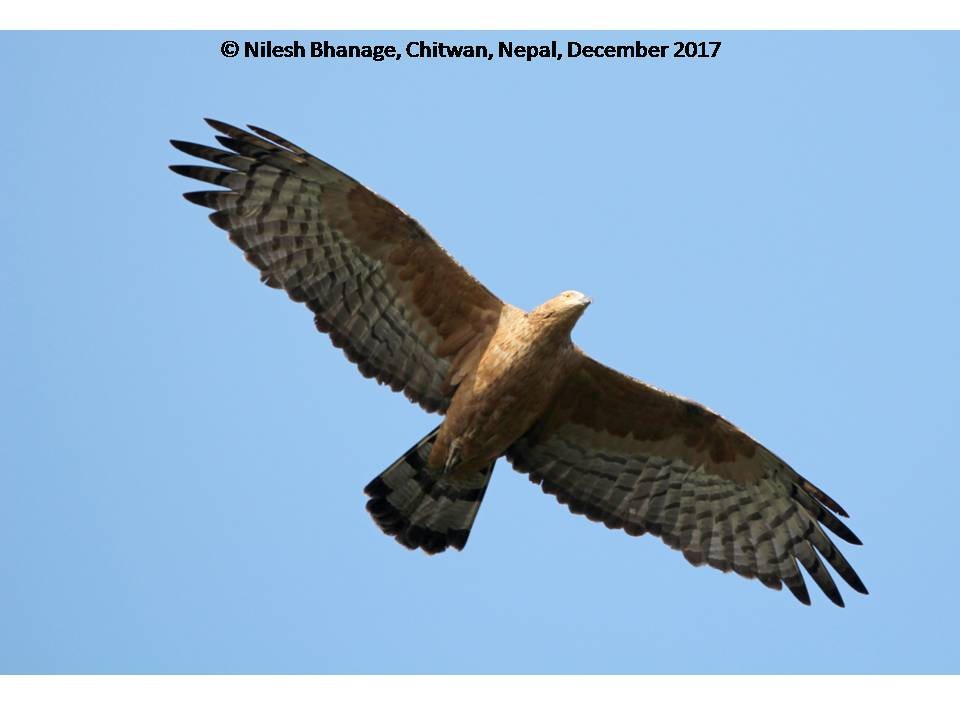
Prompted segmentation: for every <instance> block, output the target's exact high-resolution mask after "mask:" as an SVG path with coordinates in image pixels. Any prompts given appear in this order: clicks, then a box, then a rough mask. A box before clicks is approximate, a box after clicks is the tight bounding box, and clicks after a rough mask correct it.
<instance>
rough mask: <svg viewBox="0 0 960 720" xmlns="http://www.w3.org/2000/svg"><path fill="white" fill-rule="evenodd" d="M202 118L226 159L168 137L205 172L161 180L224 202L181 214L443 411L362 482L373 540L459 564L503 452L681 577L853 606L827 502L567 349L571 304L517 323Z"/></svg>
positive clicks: (368, 364) (696, 418) (274, 152)
mask: <svg viewBox="0 0 960 720" xmlns="http://www.w3.org/2000/svg"><path fill="white" fill-rule="evenodd" d="M207 122H208V123H209V124H210V125H211V126H212V127H213V128H214V129H215V130H216V131H217V132H218V133H220V135H218V136H217V140H218V141H219V143H220V144H221V145H222V146H223V147H224V148H225V149H219V148H213V147H208V146H204V145H197V144H194V143H191V142H182V141H177V140H174V141H172V143H173V145H174V147H176V148H177V149H178V150H181V151H183V152H184V153H187V154H188V155H191V156H193V157H196V158H199V159H201V160H204V161H207V162H209V163H212V164H213V165H215V166H219V167H212V166H209V165H208V166H197V165H174V166H171V170H173V171H174V172H177V173H179V174H181V175H185V176H186V177H189V178H194V179H197V180H201V181H204V182H207V183H211V184H214V185H219V186H222V187H223V188H226V190H219V191H199V192H188V193H186V194H185V197H186V198H187V200H190V201H191V202H194V203H196V204H198V205H202V206H204V207H207V208H210V209H212V210H213V211H214V212H213V213H212V214H211V215H210V219H211V220H212V221H213V223H214V225H216V226H217V227H219V228H222V229H223V230H226V231H227V233H229V237H230V240H231V241H232V242H233V243H234V244H235V245H237V246H238V247H239V248H240V249H241V250H243V252H244V254H245V255H246V258H247V260H249V261H250V262H251V263H252V264H253V265H255V266H256V267H257V268H259V270H260V275H261V279H262V281H263V282H264V283H266V284H267V285H268V286H270V287H273V288H279V289H282V290H285V291H286V293H287V294H288V295H289V296H290V298H291V299H293V300H295V301H297V302H300V303H304V304H306V306H307V307H308V308H309V309H310V310H311V311H313V314H314V318H315V322H316V326H317V328H318V329H319V330H320V331H321V332H324V333H327V334H329V335H330V339H331V340H332V341H333V344H334V345H335V346H337V347H339V348H342V349H343V351H344V353H345V354H346V356H347V358H349V359H350V360H351V361H353V362H354V363H356V364H357V366H358V367H359V369H360V372H361V373H363V375H365V376H366V377H372V378H375V379H376V380H377V381H378V382H380V383H381V384H385V385H389V386H390V387H391V388H392V389H393V390H397V391H403V393H404V394H405V395H406V396H407V397H408V398H409V399H410V400H411V401H413V402H416V403H418V404H419V405H420V406H421V407H422V408H424V409H425V410H427V411H428V412H438V413H440V414H441V415H443V416H444V417H443V422H441V424H440V425H439V426H438V427H437V428H435V429H434V430H432V431H431V432H430V433H428V434H427V436H426V437H424V438H423V439H421V440H420V441H419V442H418V443H416V445H414V446H413V447H412V448H411V449H410V450H409V451H408V452H406V453H405V454H403V455H402V456H401V457H400V458H399V459H398V460H397V461H396V462H394V463H393V464H392V465H391V466H390V467H388V468H387V469H386V470H384V471H383V472H382V473H381V474H380V475H379V476H377V477H376V478H374V480H373V481H372V482H370V483H369V484H368V485H367V486H366V488H365V492H366V494H367V495H368V496H370V499H369V501H368V502H367V510H368V511H369V512H370V514H371V515H372V516H373V518H374V520H375V521H376V522H377V524H378V525H379V526H380V528H381V529H382V530H383V531H384V532H385V533H387V534H389V535H392V536H394V537H395V538H396V539H397V540H398V541H399V542H400V543H402V544H403V545H405V546H407V547H408V548H422V549H423V550H425V551H426V552H427V553H431V554H432V553H437V552H440V551H442V550H445V549H446V548H448V547H455V548H457V549H458V550H462V549H463V547H464V545H465V544H466V542H467V537H468V536H469V534H470V528H471V526H472V525H473V521H474V518H475V517H476V515H477V510H478V508H479V507H480V503H481V501H482V500H483V495H484V492H485V491H486V489H487V483H488V482H489V481H490V475H491V473H492V472H493V466H494V463H495V462H496V460H497V458H499V457H501V456H506V458H507V459H508V460H509V461H510V463H511V464H512V465H513V467H514V468H515V469H516V470H518V471H519V472H522V473H527V474H529V476H530V478H531V480H533V482H535V483H538V484H539V485H540V487H541V488H542V489H543V491H544V492H546V493H549V494H551V495H554V496H556V498H557V500H559V502H561V503H563V504H565V505H567V506H568V507H569V509H570V510H571V511H573V512H574V513H577V514H581V515H586V516H587V517H588V518H589V519H591V520H595V521H600V522H603V523H604V524H605V525H606V526H607V527H609V528H621V529H623V530H625V531H626V532H627V533H629V534H630V535H643V534H644V533H650V534H652V535H656V536H659V537H660V538H661V539H662V540H663V541H664V542H665V543H666V544H667V545H669V546H670V547H672V548H675V549H677V550H680V551H681V552H682V553H683V555H684V557H685V558H686V559H687V560H688V561H690V562H691V563H693V564H694V565H702V564H707V565H710V566H712V567H714V568H718V569H720V570H722V571H725V572H726V571H730V570H732V571H734V572H736V573H738V574H740V575H743V576H745V577H748V578H757V579H759V580H760V582H762V583H763V584H764V585H766V586H767V587H770V588H774V589H777V590H779V589H780V588H781V586H782V585H786V586H787V588H789V589H790V591H791V592H792V593H793V594H794V595H795V596H796V597H797V599H798V600H800V602H802V603H805V604H809V603H810V596H809V593H808V592H807V588H806V585H805V583H804V580H803V577H802V575H801V573H800V570H799V567H798V565H797V561H799V563H800V565H802V566H803V567H804V568H805V569H806V571H807V573H808V574H809V575H810V577H812V578H813V580H814V581H815V582H816V583H817V585H819V586H820V588H821V589H822V590H823V592H824V593H825V594H826V595H827V597H829V598H830V600H832V601H833V602H834V603H836V604H837V605H840V606H842V605H843V599H842V598H841V595H840V592H839V591H838V589H837V586H836V584H835V583H834V581H833V579H832V577H831V575H830V573H829V572H828V570H827V568H826V565H825V564H824V563H823V562H822V561H821V558H822V559H823V560H825V561H826V563H829V565H830V566H832V567H833V569H834V570H835V571H836V573H837V574H839V575H840V577H842V578H843V579H844V580H845V581H846V582H847V583H848V584H849V585H850V586H851V587H852V588H853V589H855V590H857V591H858V592H861V593H866V592H867V589H866V588H865V587H864V585H863V583H862V582H861V580H860V578H859V577H858V576H857V574H856V572H854V570H853V568H852V567H850V565H849V563H848V562H847V561H846V560H845V559H844V557H843V555H841V554H840V551H839V550H838V549H837V547H836V546H835V545H834V543H833V541H832V540H831V539H830V538H829V537H828V536H827V534H826V533H825V532H824V528H826V529H828V530H830V531H832V532H833V533H834V534H835V535H837V536H838V537H840V538H842V539H844V540H846V541H847V542H850V543H855V544H858V545H859V544H860V540H859V539H858V538H857V536H856V535H854V534H853V532H852V531H851V530H850V529H849V528H848V527H847V526H846V525H845V524H844V523H843V522H842V521H841V520H840V519H839V518H838V517H837V516H838V515H840V516H843V517H847V513H846V512H845V511H844V510H843V508H841V507H840V505H838V504H837V503H836V502H835V501H834V500H833V499H831V498H830V497H829V496H828V495H827V494H826V493H824V492H823V491H822V490H820V489H819V488H817V487H816V486H815V485H813V483H811V482H809V481H808V480H806V479H805V478H803V477H801V476H800V475H799V474H798V473H797V472H796V471H795V470H794V469H793V468H791V467H790V466H789V465H787V464H786V463H785V462H784V461H783V460H781V459H780V458H779V457H777V456H776V455H774V454H773V453H772V452H770V451H769V450H767V449H766V448H765V447H763V446H762V445H760V444H759V443H758V442H756V441H755V440H754V439H753V438H751V437H749V436H748V435H747V434H746V433H744V432H743V431H741V430H739V429H738V428H737V427H735V426H734V425H732V424H731V423H730V422H728V421H727V420H725V419H724V418H722V417H720V416H719V415H717V414H715V413H713V412H711V411H710V410H708V409H707V408H705V407H703V406H702V405H699V404H697V403H695V402H691V401H689V400H685V399H683V398H680V397H677V396H675V395H671V394H669V393H666V392H663V391H661V390H658V389H656V388H654V387H651V386H650V385H647V384H645V383H643V382H641V381H639V380H635V379H633V378H631V377H628V376H627V375H623V374H621V373H619V372H617V371H616V370H613V369H611V368H609V367H606V366H604V365H603V364H601V363H599V362H597V361H596V360H594V359H592V358H590V357H589V356H588V355H586V354H584V353H583V352H582V351H581V350H580V349H579V348H578V347H577V346H575V345H574V344H573V342H572V341H571V339H570V331H571V330H572V329H573V326H574V324H575V323H576V322H577V321H578V320H579V319H580V316H581V315H582V314H583V312H584V310H585V309H586V308H587V306H588V305H589V304H590V298H588V297H587V296H585V295H583V294H582V293H579V292H574V291H567V292H563V293H560V294H559V295H557V296H556V297H554V298H552V299H550V300H547V301H546V302H545V303H543V304H542V305H540V306H539V307H537V308H534V309H533V310H531V311H529V312H524V311H523V310H521V309H519V308H516V307H514V306H512V305H509V304H507V303H505V302H503V301H501V300H500V299H499V298H498V297H496V296H495V295H494V294H493V293H492V292H490V291H489V290H488V289H487V288H486V287H484V286H483V285H482V284H480V283H479V282H478V281H477V280H476V279H474V278H473V277H472V276H471V275H470V274H469V273H468V272H467V271H466V270H464V269H463V268H462V267H461V266H460V265H459V264H457V262H456V261H455V260H454V259H453V258H452V257H450V255H448V254H447V253H446V252H445V251H444V250H443V248H441V247H440V246H439V245H438V244H437V243H436V242H435V241H434V240H433V238H431V237H430V235H429V234H428V233H427V231H426V230H424V229H423V227H422V226H421V225H420V224H419V223H418V222H417V221H416V220H414V219H413V218H411V217H410V216H409V215H407V214H405V213H404V212H402V211H401V210H400V209H398V208H397V207H395V206H394V205H392V204H391V203H389V202H387V201H386V200H384V199H383V198H381V197H380V196H379V195H377V194H375V193H374V192H372V191H371V190H369V189H367V188H366V187H364V186H363V185H361V184H360V183H358V182H357V181H356V180H354V179H353V178H351V177H349V176H348V175H345V174H344V173H342V172H340V171H339V170H337V169H336V168H334V167H332V166H331V165H329V164H327V163H325V162H324V161H322V160H320V159H318V158H316V157H314V156H313V155H311V154H310V153H308V152H307V151H305V150H303V149H302V148H300V147H298V146H297V145H294V144H293V143H291V142H289V141H287V140H285V139H283V138H282V137H279V136H278V135H275V134H274V133H272V132H268V131H266V130H262V129H260V128H257V127H254V126H249V127H250V131H249V132H248V131H246V130H242V129H240V128H237V127H233V126H231V125H227V124H226V123H222V122H217V121H214V120H208V121H207Z"/></svg>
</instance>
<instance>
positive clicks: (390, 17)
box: [0, 0, 960, 30]
mask: <svg viewBox="0 0 960 720" xmlns="http://www.w3.org/2000/svg"><path fill="white" fill-rule="evenodd" d="M0 27H2V28H5V29H21V30H22V29H50V30H67V29H70V30H100V29H105V30H132V29H136V30H144V29H150V30H168V29H174V30H188V29H194V30H196V29H207V30H268V29H270V30H285V29H316V30H355V29H364V30H378V29H389V30H415V29H416V30H444V29H455V28H456V29H471V30H511V29H539V30H601V29H617V28H621V29H635V30H648V29H649V30H658V29H659V30H706V29H709V30H768V29H793V30H807V29H818V30H834V29H838V30H839V29H842V30H856V29H865V30H866V29H869V30H890V29H945V28H951V29H957V28H960V3H956V2H944V1H943V0H910V1H909V2H904V1H902V0H901V1H898V2H891V0H875V1H874V2H868V1H867V0H806V2H796V3H790V4H787V3H780V2H775V1H771V0H727V1H726V2H717V1H716V0H673V1H672V2H668V1H664V2H661V3H657V4H653V3H643V2H629V3H628V2H624V1H623V0H590V2H569V1H567V2H563V1H562V0H554V1H553V2H548V1H547V0H536V1H534V2H521V1H519V0H487V2H477V3H460V2H452V1H450V0H416V1H415V2H391V1H390V0H350V1H349V2H323V0H310V1H307V0H271V1H270V2H257V3H244V2H242V1H241V0H167V2H159V3H155V4H149V3H147V2H142V3H135V2H129V0H84V1H83V2H76V1H75V0H32V1H31V2H8V3H5V7H4V10H3V16H2V17H0Z"/></svg>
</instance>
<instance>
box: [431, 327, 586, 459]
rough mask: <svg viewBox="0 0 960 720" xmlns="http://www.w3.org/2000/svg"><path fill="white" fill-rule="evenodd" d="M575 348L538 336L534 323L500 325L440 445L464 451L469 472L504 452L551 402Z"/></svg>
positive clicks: (460, 393) (461, 391)
mask: <svg viewBox="0 0 960 720" xmlns="http://www.w3.org/2000/svg"><path fill="white" fill-rule="evenodd" d="M574 352H575V351H574V349H573V346H572V344H570V341H569V336H568V337H567V338H566V342H565V343H563V342H561V343H554V342H551V341H550V338H544V337H538V336H537V334H536V333H533V332H530V330H529V328H526V327H522V326H521V327H519V328H509V327H508V328H499V329H498V332H497V333H496V334H495V335H494V337H493V339H492V340H491V342H490V343H489V344H488V346H487V348H486V350H485V352H484V354H483V356H482V357H481V359H480V361H479V363H478V364H477V367H476V369H475V370H474V371H473V372H472V373H471V374H470V375H469V376H468V377H467V378H465V379H464V381H463V382H462V383H461V384H460V386H459V387H458V388H457V391H456V393H455V394H454V397H453V400H452V402H451V403H450V407H449V409H448V411H447V417H446V420H445V421H444V425H443V427H442V428H441V431H440V435H439V436H438V441H437V443H436V445H435V447H434V450H435V451H436V453H437V457H436V458H434V457H433V456H431V464H434V463H441V460H440V456H441V455H444V453H446V452H447V451H448V450H447V449H448V448H449V447H456V448H457V452H458V453H460V457H461V460H460V464H461V465H462V466H463V467H464V471H467V470H469V469H472V468H473V467H474V466H479V467H482V466H483V465H484V464H486V463H488V462H490V461H491V460H493V459H494V458H496V457H499V456H500V455H502V454H503V453H504V452H505V451H506V449H507V448H508V447H510V446H511V445H512V444H513V443H514V442H515V441H516V440H517V439H519V438H520V436H522V435H523V434H524V433H525V432H526V431H527V430H529V429H530V427H531V426H532V425H533V423H534V422H536V420H537V419H538V418H539V417H540V416H541V415H542V414H543V412H544V411H545V410H546V408H547V407H548V405H549V403H550V401H551V400H552V399H553V396H554V394H555V393H556V391H557V390H558V389H559V387H560V385H561V384H562V382H563V380H564V379H565V378H566V372H567V371H568V370H569V369H570V367H572V358H573V353H574Z"/></svg>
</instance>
